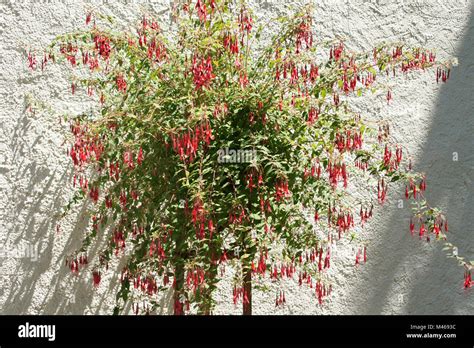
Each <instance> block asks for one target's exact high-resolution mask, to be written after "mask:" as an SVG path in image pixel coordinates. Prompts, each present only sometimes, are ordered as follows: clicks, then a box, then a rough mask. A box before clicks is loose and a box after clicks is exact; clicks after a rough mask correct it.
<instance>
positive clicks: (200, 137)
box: [170, 120, 214, 162]
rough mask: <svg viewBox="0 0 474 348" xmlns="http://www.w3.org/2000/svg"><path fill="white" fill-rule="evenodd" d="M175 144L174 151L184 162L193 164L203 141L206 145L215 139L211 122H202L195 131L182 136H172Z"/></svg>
mask: <svg viewBox="0 0 474 348" xmlns="http://www.w3.org/2000/svg"><path fill="white" fill-rule="evenodd" d="M170 137H171V141H172V143H173V150H174V151H175V152H176V153H177V154H178V155H179V157H180V159H181V160H182V161H189V162H192V161H193V160H194V158H195V156H196V152H197V151H198V147H199V143H200V142H201V141H202V142H204V143H205V144H206V145H209V144H210V143H211V140H213V139H214V137H213V135H212V129H211V126H210V124H209V121H207V120H206V121H204V122H201V124H200V125H199V126H197V127H196V128H195V129H194V130H193V131H188V132H186V133H184V134H182V135H181V136H176V135H174V134H171V135H170Z"/></svg>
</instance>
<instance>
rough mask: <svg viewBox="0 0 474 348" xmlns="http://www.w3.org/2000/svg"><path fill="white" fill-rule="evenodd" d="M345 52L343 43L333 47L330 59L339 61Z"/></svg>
mask: <svg viewBox="0 0 474 348" xmlns="http://www.w3.org/2000/svg"><path fill="white" fill-rule="evenodd" d="M343 50H344V44H343V43H342V42H341V43H339V44H338V45H336V46H333V47H331V50H330V51H329V59H331V60H332V59H334V60H339V59H340V58H341V55H342V51H343Z"/></svg>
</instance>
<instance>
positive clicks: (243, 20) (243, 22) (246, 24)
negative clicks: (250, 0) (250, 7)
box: [239, 8, 253, 34]
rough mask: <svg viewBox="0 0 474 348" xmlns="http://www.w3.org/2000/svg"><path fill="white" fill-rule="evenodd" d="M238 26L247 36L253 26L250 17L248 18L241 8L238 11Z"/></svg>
mask: <svg viewBox="0 0 474 348" xmlns="http://www.w3.org/2000/svg"><path fill="white" fill-rule="evenodd" d="M239 25H240V31H241V32H244V31H245V32H247V34H249V33H250V31H251V30H252V26H253V20H252V17H250V15H249V14H248V12H247V11H246V10H245V9H243V8H242V9H241V11H240V16H239Z"/></svg>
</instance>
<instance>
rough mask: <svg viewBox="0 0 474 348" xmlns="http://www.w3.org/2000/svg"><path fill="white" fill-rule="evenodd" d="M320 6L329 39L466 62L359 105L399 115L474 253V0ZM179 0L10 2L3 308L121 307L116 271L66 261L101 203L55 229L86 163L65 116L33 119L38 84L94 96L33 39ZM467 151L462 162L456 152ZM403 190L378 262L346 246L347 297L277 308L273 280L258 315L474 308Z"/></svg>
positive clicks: (3, 149) (463, 242) (302, 292)
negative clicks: (35, 63) (28, 101)
mask: <svg viewBox="0 0 474 348" xmlns="http://www.w3.org/2000/svg"><path fill="white" fill-rule="evenodd" d="M303 3H306V1H269V0H268V1H265V0H262V1H254V4H255V6H256V7H255V10H256V11H255V12H256V15H257V17H259V18H265V19H268V18H271V17H274V16H277V15H284V14H287V13H289V12H290V7H291V6H296V7H297V6H299V5H301V4H303ZM315 4H316V6H317V12H316V30H317V32H318V35H319V36H320V37H322V38H326V39H332V38H338V37H341V38H345V39H346V40H347V45H348V47H349V48H350V49H354V50H362V49H370V48H371V47H372V45H373V44H375V43H377V42H381V41H384V40H385V41H399V40H401V41H406V42H408V43H410V44H419V45H424V46H428V47H433V48H438V55H439V56H441V57H449V56H456V57H458V59H459V63H460V64H459V66H458V67H457V68H456V69H455V70H454V71H453V74H452V78H451V79H450V80H449V82H448V83H447V84H446V85H442V86H441V85H436V83H435V82H434V73H433V74H432V73H429V74H424V75H423V74H415V75H412V76H409V77H406V78H405V77H400V78H398V80H397V82H399V87H396V88H395V89H394V98H395V99H394V101H393V104H392V105H391V106H390V107H387V105H386V102H385V101H384V98H383V97H382V96H375V97H372V98H369V99H368V100H364V101H361V102H359V103H358V107H359V108H360V109H361V111H362V112H363V114H365V115H368V116H370V117H372V118H377V117H381V116H384V117H387V118H388V120H389V121H390V123H391V125H392V129H393V136H394V137H395V139H396V140H397V141H399V142H401V143H403V144H404V145H405V146H407V147H408V148H409V150H410V153H411V155H412V156H413V158H414V162H415V169H417V170H420V171H426V172H427V173H428V192H427V195H428V198H429V199H430V201H431V203H432V204H433V205H438V206H440V207H441V208H442V209H444V210H446V212H447V214H448V216H449V222H450V229H451V231H452V232H450V237H451V239H452V241H453V242H455V243H456V244H457V245H458V247H459V254H460V255H467V256H468V257H470V258H471V259H474V227H473V226H474V224H473V222H474V218H473V216H472V213H473V210H472V207H473V204H474V202H473V197H474V192H473V179H474V177H473V169H474V142H473V138H472V134H473V131H474V122H473V119H474V115H473V110H474V101H473V100H474V99H473V97H474V95H473V93H474V82H473V81H474V2H472V1H469V0H461V1H459V0H449V1H446V0H433V1H426V0H412V1H406V0H403V1H388V0H373V1H369V0H356V1H343V0H332V1H328V0H318V1H315ZM169 6H170V2H169V1H164V0H159V1H153V2H152V1H150V2H145V1H141V2H139V1H134V2H128V3H123V2H111V1H108V2H101V3H98V2H95V3H94V2H93V3H82V2H79V1H77V2H73V1H43V2H41V1H28V2H25V1H18V0H16V1H13V0H2V2H1V3H0V37H1V45H0V95H1V98H0V125H1V127H0V247H2V248H3V254H2V255H0V313H3V314H19V313H21V314H25V313H32V314H39V313H43V314H54V313H58V314H94V313H104V314H105V313H110V312H111V309H112V307H113V305H114V302H113V299H114V296H113V295H114V294H115V292H114V290H115V289H114V284H116V281H117V277H116V276H114V275H113V272H108V273H107V275H106V276H105V279H104V282H102V284H101V286H100V287H99V289H98V290H94V289H93V288H92V286H91V279H90V274H87V273H86V274H84V276H81V277H75V276H72V275H71V274H70V272H69V271H68V270H67V268H66V267H65V266H64V256H65V255H66V254H67V253H68V252H70V251H72V250H74V248H75V247H77V246H78V245H79V243H80V240H81V235H82V228H83V226H84V218H83V217H82V215H83V213H84V212H85V211H86V209H87V207H81V208H80V209H78V211H77V214H74V215H73V216H71V217H70V218H69V219H68V221H67V223H65V224H63V225H62V228H61V231H60V232H59V233H57V232H56V231H55V226H56V220H55V217H54V214H55V213H57V212H59V211H60V208H61V207H62V205H63V204H64V203H65V202H66V200H67V197H69V196H70V194H71V191H70V189H69V187H70V180H71V171H72V168H71V164H70V161H69V160H68V159H67V158H66V156H65V155H64V147H61V144H62V141H63V136H62V134H61V132H60V126H59V125H58V121H57V120H56V119H52V118H50V117H47V116H46V115H44V114H37V115H30V114H27V113H26V112H25V99H24V96H25V94H26V93H32V94H34V95H35V96H37V97H40V98H41V99H43V100H46V101H48V102H49V103H50V104H51V105H52V106H53V107H54V108H55V109H56V110H60V111H62V112H79V111H80V110H82V109H83V108H84V107H86V108H87V107H88V104H87V101H86V98H84V96H81V95H80V94H79V95H76V96H74V97H71V96H70V93H69V84H68V82H67V77H68V76H67V74H65V73H61V72H60V70H59V69H57V68H56V67H52V68H51V67H50V68H49V69H48V71H47V72H46V73H45V74H41V73H33V74H32V73H31V72H29V71H28V69H27V64H26V56H25V48H26V47H28V46H32V47H33V48H40V47H41V46H44V45H46V44H47V43H48V42H49V41H50V40H51V39H52V38H54V37H55V36H56V35H58V34H61V33H64V32H67V31H70V30H74V29H77V28H80V27H81V26H82V25H83V23H84V13H85V9H87V8H92V7H94V8H97V9H98V10H99V11H100V12H102V13H105V14H109V15H112V16H114V17H116V19H117V20H118V22H119V23H121V24H123V25H124V26H129V25H132V24H134V23H135V22H136V21H137V19H138V18H140V16H141V13H142V11H143V10H145V11H146V10H148V11H153V12H155V13H158V14H160V16H161V17H162V18H163V23H162V26H163V27H165V28H166V26H167V25H168V24H169V23H170V19H169V11H168V10H169ZM266 30H267V33H268V32H270V31H272V30H275V26H274V25H272V24H270V25H268V26H267V28H266ZM394 82H395V81H394ZM454 152H456V153H457V154H458V156H459V160H458V161H453V153H454ZM402 193H403V190H402V189H401V188H400V189H398V191H397V188H396V187H393V188H392V189H391V199H390V200H389V202H388V204H387V206H386V207H385V209H384V210H380V209H379V210H377V213H376V215H375V218H374V219H373V221H372V223H371V224H370V225H369V226H368V229H367V230H366V231H365V232H364V237H365V238H368V239H370V240H371V244H370V246H369V252H368V255H369V256H368V257H369V261H368V263H367V264H366V265H364V266H363V267H360V268H359V269H358V270H355V269H354V266H353V252H352V251H351V249H350V247H346V246H344V244H348V242H347V241H345V242H344V241H343V242H342V243H341V244H342V245H341V246H339V247H338V248H337V252H336V253H337V257H336V258H337V260H335V263H334V267H332V269H331V272H332V274H333V281H334V284H333V287H334V292H333V294H332V296H331V297H330V298H328V300H327V301H326V302H325V304H324V305H323V306H319V305H318V304H317V301H316V299H315V297H314V294H313V292H312V291H311V290H310V289H304V288H302V289H300V288H299V287H298V285H297V284H296V283H295V282H285V283H284V284H283V286H284V288H285V289H286V298H287V302H288V305H287V306H285V307H283V308H278V309H275V307H274V302H273V301H274V294H275V291H276V286H275V285H274V284H268V285H269V286H270V287H271V288H272V289H273V291H271V292H269V293H268V294H267V293H262V292H259V291H256V292H255V294H254V303H255V306H254V313H256V314H380V313H382V314H473V313H474V297H473V296H474V294H473V293H469V291H467V292H466V291H465V290H464V289H462V274H463V269H462V268H460V267H458V266H457V264H456V262H455V261H454V260H453V259H447V258H446V257H445V255H444V252H443V251H441V247H440V245H439V244H436V243H426V242H420V241H418V240H417V239H413V238H412V237H411V236H410V235H409V233H407V227H408V226H407V225H408V220H407V219H408V216H409V210H408V208H407V207H405V208H404V209H399V208H397V202H398V199H399V198H401V197H402ZM21 246H25V247H26V246H28V247H30V248H31V247H33V248H34V249H33V250H34V251H36V250H37V251H38V255H37V259H36V260H35V259H34V258H31V257H30V258H26V257H22V258H19V257H13V256H12V255H6V252H7V251H8V250H10V251H11V250H13V251H14V250H17V251H18V250H19V249H20V248H21ZM15 248H16V249H15ZM36 248H37V249H36ZM95 251H96V250H92V255H94V252H95ZM33 256H34V255H33ZM109 281H110V282H109ZM231 294H232V291H231V285H230V283H229V282H223V283H222V284H221V286H220V287H219V292H218V294H217V295H218V296H217V299H218V306H217V308H216V311H215V312H216V313H219V314H222V313H225V314H229V313H231V314H238V313H240V308H235V307H234V306H233V304H232V300H231V296H232V295H231ZM164 303H166V298H165V299H164ZM166 312H167V309H166V306H165V309H164V310H163V313H166Z"/></svg>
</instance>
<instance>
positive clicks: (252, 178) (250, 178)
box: [246, 171, 263, 192]
mask: <svg viewBox="0 0 474 348" xmlns="http://www.w3.org/2000/svg"><path fill="white" fill-rule="evenodd" d="M257 177H258V178H257ZM246 181H247V188H248V189H249V191H250V192H252V190H253V189H254V188H256V187H260V186H261V185H263V176H262V174H261V173H260V174H259V173H256V172H254V171H252V172H250V173H248V174H247V175H246ZM255 182H256V183H255Z"/></svg>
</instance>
